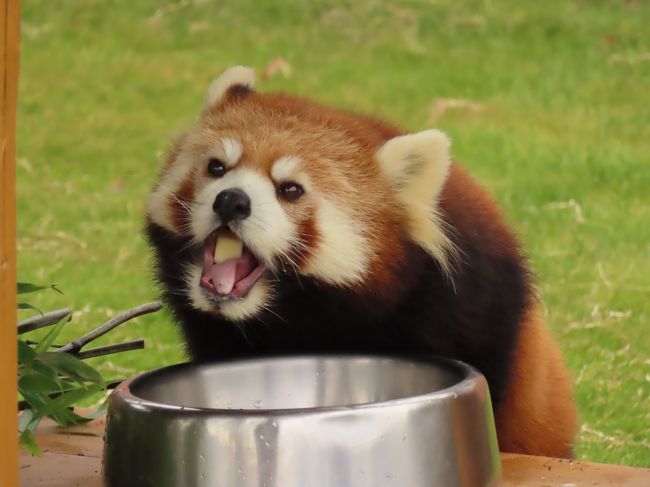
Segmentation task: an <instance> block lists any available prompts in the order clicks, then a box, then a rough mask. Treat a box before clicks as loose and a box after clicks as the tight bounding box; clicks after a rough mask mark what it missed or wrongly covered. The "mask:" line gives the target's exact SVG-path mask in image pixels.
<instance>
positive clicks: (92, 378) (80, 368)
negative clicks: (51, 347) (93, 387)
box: [37, 352, 104, 387]
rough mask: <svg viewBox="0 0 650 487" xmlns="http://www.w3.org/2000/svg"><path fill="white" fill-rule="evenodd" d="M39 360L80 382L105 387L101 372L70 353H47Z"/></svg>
mask: <svg viewBox="0 0 650 487" xmlns="http://www.w3.org/2000/svg"><path fill="white" fill-rule="evenodd" d="M37 360H39V361H40V362H42V363H44V364H46V365H47V366H49V367H52V368H53V369H55V370H56V371H58V372H59V373H60V374H64V375H67V376H68V377H70V378H72V379H74V380H76V381H78V382H93V383H95V384H98V385H101V386H102V387H104V379H103V378H102V376H101V374H100V373H99V372H97V371H96V370H95V369H94V368H93V367H91V366H90V365H88V364H87V363H85V362H83V361H82V360H79V359H78V358H77V357H75V356H73V355H70V354H69V353H65V352H47V353H43V354H41V355H40V356H39V357H38V359H37Z"/></svg>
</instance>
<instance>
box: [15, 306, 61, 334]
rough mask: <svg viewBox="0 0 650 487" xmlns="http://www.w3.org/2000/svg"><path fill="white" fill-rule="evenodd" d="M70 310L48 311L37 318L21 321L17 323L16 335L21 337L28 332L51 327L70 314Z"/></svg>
mask: <svg viewBox="0 0 650 487" xmlns="http://www.w3.org/2000/svg"><path fill="white" fill-rule="evenodd" d="M70 312H71V311H70V308H61V309H57V310H55V311H50V312H49V313H45V314H43V315H39V316H33V317H31V318H27V319H26V320H22V321H20V322H19V323H18V334H19V335H22V334H23V333H27V332H29V331H34V330H38V329H39V328H45V327H46V326H52V325H55V324H57V323H58V322H59V321H61V320H62V319H63V318H65V317H66V316H68V315H69V314H70Z"/></svg>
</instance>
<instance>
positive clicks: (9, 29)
mask: <svg viewBox="0 0 650 487" xmlns="http://www.w3.org/2000/svg"><path fill="white" fill-rule="evenodd" d="M19 23H20V19H19V10H18V0H0V24H2V46H1V47H0V52H1V54H2V60H1V61H0V64H1V65H2V67H1V68H0V80H1V84H0V103H2V107H1V111H2V120H1V123H0V130H1V131H0V485H1V486H2V487H18V415H17V408H16V399H17V397H18V392H17V385H16V350H17V349H16V337H17V335H16V140H15V136H16V101H17V95H18V45H19V44H18V42H19V31H20V30H19V29H20V27H19Z"/></svg>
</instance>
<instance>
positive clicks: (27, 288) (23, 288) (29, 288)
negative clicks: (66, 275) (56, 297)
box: [17, 282, 63, 294]
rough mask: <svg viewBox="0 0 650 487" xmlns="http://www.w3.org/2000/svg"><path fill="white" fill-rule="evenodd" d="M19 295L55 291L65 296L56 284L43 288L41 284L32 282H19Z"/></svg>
mask: <svg viewBox="0 0 650 487" xmlns="http://www.w3.org/2000/svg"><path fill="white" fill-rule="evenodd" d="M17 288H18V289H17V290H18V294H28V293H33V292H36V291H42V290H43V289H53V290H54V291H56V292H57V293H59V294H63V293H62V292H61V290H60V289H59V288H57V287H56V284H50V285H49V286H41V285H39V284H32V283H31V282H19V283H17Z"/></svg>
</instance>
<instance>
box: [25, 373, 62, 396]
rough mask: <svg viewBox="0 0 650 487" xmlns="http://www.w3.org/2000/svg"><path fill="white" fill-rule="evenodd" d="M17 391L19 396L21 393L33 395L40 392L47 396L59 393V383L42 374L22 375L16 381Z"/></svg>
mask: <svg viewBox="0 0 650 487" xmlns="http://www.w3.org/2000/svg"><path fill="white" fill-rule="evenodd" d="M18 390H19V391H20V393H21V394H22V393H23V391H29V392H34V393H39V392H42V393H45V394H49V393H52V392H60V391H61V383H60V382H59V381H58V380H56V379H53V378H52V377H48V376H47V375H44V374H39V373H29V374H25V375H23V376H22V377H20V378H19V379H18ZM23 396H24V394H23Z"/></svg>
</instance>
